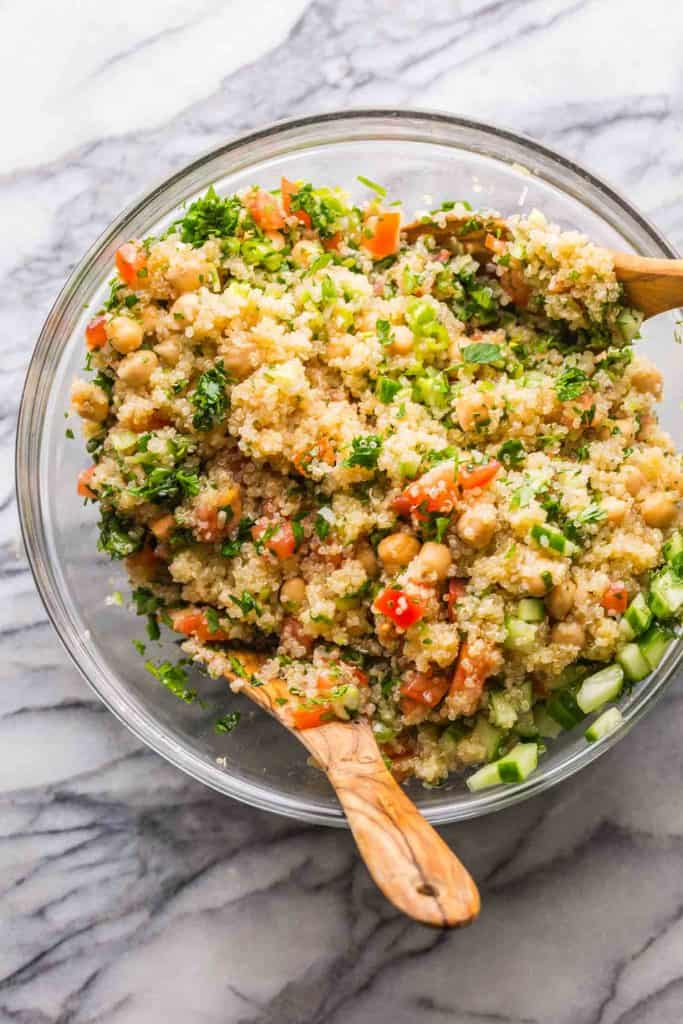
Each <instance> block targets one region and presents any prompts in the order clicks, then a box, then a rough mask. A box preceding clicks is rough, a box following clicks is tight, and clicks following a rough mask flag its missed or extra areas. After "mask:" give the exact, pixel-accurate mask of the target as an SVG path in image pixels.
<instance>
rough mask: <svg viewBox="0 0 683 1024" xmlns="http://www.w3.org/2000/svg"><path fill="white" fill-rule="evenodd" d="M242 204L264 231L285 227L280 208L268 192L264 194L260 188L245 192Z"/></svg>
mask: <svg viewBox="0 0 683 1024" xmlns="http://www.w3.org/2000/svg"><path fill="white" fill-rule="evenodd" d="M242 202H243V203H244V205H245V206H246V208H247V209H248V210H249V213H250V214H251V215H252V217H253V218H254V220H255V221H256V223H257V224H258V226H259V227H260V228H263V230H264V231H277V230H278V229H279V228H283V227H284V226H285V217H284V213H283V211H282V207H281V206H280V204H279V203H278V201H277V199H276V198H275V196H272V195H271V194H270V192H265V191H264V190H263V189H262V188H256V189H253V190H252V191H251V192H247V194H246V196H245V197H244V199H243V200H242Z"/></svg>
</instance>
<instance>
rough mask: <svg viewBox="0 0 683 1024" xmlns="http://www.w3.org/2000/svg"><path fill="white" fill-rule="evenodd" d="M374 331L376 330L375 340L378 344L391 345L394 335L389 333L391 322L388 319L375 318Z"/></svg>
mask: <svg viewBox="0 0 683 1024" xmlns="http://www.w3.org/2000/svg"><path fill="white" fill-rule="evenodd" d="M375 331H376V332H377V340H378V341H379V343H380V345H391V343H392V341H393V340H394V336H393V334H392V333H391V324H390V323H389V321H388V320H377V322H376V323H375Z"/></svg>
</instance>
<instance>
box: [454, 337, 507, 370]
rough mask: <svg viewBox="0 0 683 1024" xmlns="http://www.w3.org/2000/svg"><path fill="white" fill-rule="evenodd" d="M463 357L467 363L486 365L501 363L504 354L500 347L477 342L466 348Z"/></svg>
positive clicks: (485, 342)
mask: <svg viewBox="0 0 683 1024" xmlns="http://www.w3.org/2000/svg"><path fill="white" fill-rule="evenodd" d="M462 357H463V359H464V360H465V362H466V363H475V364H479V365H486V364H488V363H498V362H500V360H501V359H502V358H503V352H502V349H501V347H500V345H491V344H490V343H489V342H487V341H475V342H474V343H473V344H472V345H466V346H465V347H464V349H463V350H462Z"/></svg>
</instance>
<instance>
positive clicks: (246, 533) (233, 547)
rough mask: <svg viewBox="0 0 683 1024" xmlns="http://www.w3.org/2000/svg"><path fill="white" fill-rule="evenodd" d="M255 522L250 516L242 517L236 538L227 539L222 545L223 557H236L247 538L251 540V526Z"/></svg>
mask: <svg viewBox="0 0 683 1024" xmlns="http://www.w3.org/2000/svg"><path fill="white" fill-rule="evenodd" d="M254 522H255V520H253V519H250V518H249V517H248V516H243V517H242V518H241V519H240V521H239V526H238V527H237V534H236V536H235V538H234V540H227V541H225V543H224V544H223V545H222V546H221V555H222V556H223V558H234V557H235V556H236V555H238V554H239V553H240V551H241V549H242V545H243V544H244V542H245V541H246V540H251V528H252V526H253V525H254Z"/></svg>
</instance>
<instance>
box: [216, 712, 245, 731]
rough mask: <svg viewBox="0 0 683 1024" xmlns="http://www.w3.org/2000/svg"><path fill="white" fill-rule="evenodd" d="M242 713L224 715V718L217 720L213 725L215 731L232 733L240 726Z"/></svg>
mask: <svg viewBox="0 0 683 1024" xmlns="http://www.w3.org/2000/svg"><path fill="white" fill-rule="evenodd" d="M239 720H240V713H239V711H230V712H228V714H227V715H223V717H222V718H218V719H216V721H215V722H214V724H213V727H214V730H215V731H216V732H218V733H223V732H232V731H233V729H236V728H237V726H238V725H239Z"/></svg>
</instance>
